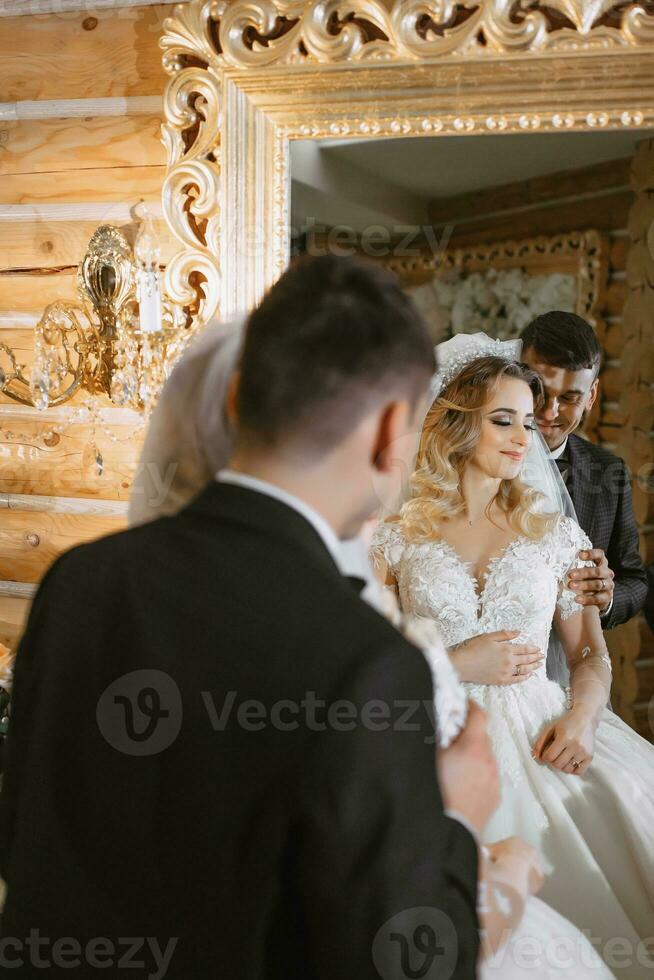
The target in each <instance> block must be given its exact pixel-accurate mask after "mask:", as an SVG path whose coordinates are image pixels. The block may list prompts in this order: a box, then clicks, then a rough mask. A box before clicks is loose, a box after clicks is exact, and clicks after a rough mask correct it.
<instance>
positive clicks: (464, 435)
mask: <svg viewBox="0 0 654 980" xmlns="http://www.w3.org/2000/svg"><path fill="white" fill-rule="evenodd" d="M504 378H517V379H518V380H519V381H524V382H525V384H526V385H528V387H529V389H530V391H531V393H532V395H533V396H534V405H535V407H536V408H539V407H540V406H541V405H542V403H543V400H544V392H543V385H542V382H541V380H540V378H539V376H538V375H537V374H536V372H535V371H532V370H530V369H529V368H528V367H526V365H524V364H518V363H517V362H515V361H507V360H505V359H504V358H502V357H479V358H477V359H476V360H474V361H471V362H470V364H467V365H466V366H465V367H464V368H463V369H462V370H461V371H460V372H459V374H457V375H456V377H455V378H453V379H452V381H450V382H449V384H447V385H446V386H445V387H444V388H443V390H442V391H441V392H440V394H439V395H438V397H437V398H436V400H435V401H434V403H433V405H432V406H431V408H430V410H429V412H428V413H427V417H426V419H425V422H424V425H423V429H422V435H421V437H420V447H419V450H418V456H417V459H416V469H415V471H414V473H413V475H412V476H411V480H410V491H411V498H410V499H409V500H408V501H407V502H406V503H405V504H404V505H403V507H402V509H401V510H400V513H399V519H400V520H401V523H402V528H403V530H404V531H405V534H406V536H407V538H409V539H411V540H414V541H419V540H423V541H429V540H434V539H435V538H437V537H438V526H439V524H441V523H442V522H443V521H447V520H451V519H452V518H454V517H458V516H459V515H460V514H463V513H465V510H466V505H465V501H464V499H463V495H462V493H461V479H462V476H463V472H464V470H465V467H466V465H467V464H468V462H469V460H470V459H471V457H472V455H473V453H474V450H475V446H476V445H477V442H478V441H479V437H480V435H481V428H482V409H483V407H484V406H485V405H487V404H488V402H489V400H490V398H491V397H492V395H493V393H494V392H495V390H496V389H497V386H498V385H499V383H500V381H502V380H503V379H504ZM544 499H545V498H544V497H543V495H542V494H541V493H539V492H538V491H537V490H535V489H534V488H533V487H529V486H527V485H526V484H525V483H523V482H522V480H520V478H519V477H516V478H515V479H513V480H502V482H501V483H500V487H499V490H498V492H497V495H496V497H495V498H494V500H492V501H491V503H490V504H489V508H490V506H491V505H492V504H493V503H497V504H498V506H499V507H500V509H501V510H502V511H504V513H505V514H506V515H507V518H508V521H509V524H510V526H511V527H512V528H513V529H514V530H515V531H517V532H518V533H519V534H524V535H525V536H526V537H528V538H531V539H532V540H538V539H539V538H541V537H542V536H543V535H544V534H546V533H547V532H548V531H549V530H551V529H552V528H553V527H554V525H555V524H556V521H557V519H558V516H559V515H558V514H552V513H547V512H546V511H545V508H544ZM395 519H396V520H397V518H395ZM391 520H392V519H391Z"/></svg>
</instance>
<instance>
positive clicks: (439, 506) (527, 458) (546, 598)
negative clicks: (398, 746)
mask: <svg viewBox="0 0 654 980" xmlns="http://www.w3.org/2000/svg"><path fill="white" fill-rule="evenodd" d="M444 347H445V350H443V349H439V365H440V367H441V377H440V385H441V387H440V391H439V392H438V396H437V397H436V399H435V401H434V403H433V405H432V407H431V409H430V411H429V413H428V415H427V418H426V421H425V425H424V428H423V433H422V438H421V444H420V450H419V453H418V459H417V465H416V470H415V472H414V474H413V476H412V478H411V493H410V497H409V499H408V500H406V502H405V503H404V504H403V505H402V507H401V509H400V511H399V514H397V515H396V516H394V517H392V518H390V519H388V521H386V522H385V523H382V524H379V525H378V526H377V528H376V531H375V534H374V537H373V548H372V555H373V559H374V561H375V564H376V566H377V568H378V570H379V574H380V575H381V576H382V577H383V579H384V580H385V582H386V584H388V585H391V586H393V587H394V588H395V589H396V590H397V593H398V596H399V599H400V603H401V606H402V609H403V611H404V612H408V613H412V614H415V615H417V616H419V617H424V618H428V619H430V620H433V621H434V622H435V623H436V624H437V625H438V627H439V628H440V631H441V634H442V636H443V637H444V639H445V642H446V644H447V645H448V647H449V648H450V650H451V652H452V660H453V662H454V664H455V665H456V666H457V668H458V669H459V670H460V673H462V675H463V676H464V677H465V678H466V681H467V683H466V684H465V688H466V690H467V693H468V694H469V696H470V697H472V698H473V699H474V700H475V701H477V702H478V703H479V704H480V705H481V707H482V708H483V709H484V710H485V711H486V712H487V715H488V729H489V734H490V737H491V740H492V743H493V747H494V750H495V754H496V757H497V760H498V765H499V770H500V777H501V785H502V798H501V803H500V806H499V808H498V810H497V811H496V813H495V814H494V816H493V817H492V818H491V821H490V823H489V824H488V826H487V828H486V833H485V841H486V842H487V843H490V842H493V841H497V840H499V839H500V838H506V837H510V836H518V837H521V838H523V839H524V840H526V841H528V842H529V843H531V844H532V845H533V846H535V847H536V848H538V850H539V851H540V852H541V853H542V854H543V855H544V857H545V859H546V861H547V862H548V863H549V865H550V866H551V867H552V871H551V873H550V874H549V876H548V878H547V880H546V882H545V884H544V886H543V888H542V890H541V893H540V894H541V897H542V899H543V900H544V901H545V902H546V903H547V904H548V905H550V906H552V907H553V908H554V909H556V910H557V911H558V912H559V913H560V914H562V915H563V916H565V917H566V918H567V919H569V920H570V921H571V922H573V923H574V924H575V925H576V926H577V927H578V928H580V929H582V930H586V931H587V933H589V934H590V935H592V936H593V937H595V938H596V940H599V941H600V948H599V951H600V952H601V953H603V955H604V956H605V958H606V959H607V963H608V965H609V966H610V967H611V968H612V970H613V972H615V973H616V974H617V975H618V976H623V977H629V978H630V980H631V978H634V980H635V978H640V977H645V976H647V977H653V976H654V972H653V971H654V961H652V960H651V959H648V956H647V948H646V941H647V940H648V939H650V937H651V936H652V934H653V933H654V749H653V748H652V746H651V745H649V743H647V742H645V740H644V739H642V738H640V736H638V735H637V734H636V733H635V732H633V731H632V730H631V729H630V728H629V727H628V726H627V725H625V724H624V723H623V722H622V721H621V720H620V719H619V718H617V717H616V716H615V715H614V714H612V712H610V711H609V710H607V709H606V708H605V705H606V702H607V699H608V695H609V692H610V682H611V667H610V660H609V657H608V653H607V650H606V645H605V642H604V638H603V634H602V630H601V626H600V621H599V615H598V612H597V609H596V608H595V607H592V606H584V607H582V606H580V605H579V604H578V603H577V602H576V601H575V593H574V592H573V591H572V590H571V589H569V588H568V575H569V573H570V571H572V570H573V569H575V568H578V567H580V566H581V565H582V564H583V562H582V561H581V559H580V558H579V557H578V555H579V552H580V551H582V550H584V549H588V548H590V547H591V543H590V541H589V539H588V538H587V537H586V535H585V534H584V532H583V531H582V530H581V528H580V527H579V525H578V524H577V523H576V521H574V520H573V519H572V518H570V517H564V516H563V515H562V513H560V512H557V511H555V510H553V509H552V507H551V506H547V498H546V497H545V496H544V495H543V494H541V493H539V492H538V491H537V490H536V489H535V488H534V487H533V486H530V485H529V482H528V480H527V479H525V472H526V470H525V466H526V464H527V463H533V459H534V457H535V455H536V454H537V453H536V451H537V450H539V449H540V450H541V451H542V447H541V446H540V444H539V441H538V440H539V439H540V437H539V435H538V434H537V432H536V431H535V422H534V401H535V400H537V399H540V398H541V397H542V388H541V384H540V380H539V378H538V376H537V375H535V374H534V373H533V372H531V371H529V370H528V369H527V368H525V367H524V366H523V365H519V364H518V363H516V362H515V361H514V360H509V359H508V357H507V353H508V351H507V345H501V344H499V343H498V342H492V341H488V340H487V338H485V343H484V342H481V341H479V340H476V339H474V340H473V338H470V337H466V338H455V342H449V344H448V345H444ZM448 348H449V349H448ZM511 350H512V355H513V356H515V354H514V349H513V347H511ZM480 355H481V356H480ZM498 355H499V356H498ZM553 619H554V622H555V624H556V627H557V631H558V633H559V636H560V638H561V641H562V644H563V647H564V649H565V652H566V655H567V659H568V663H569V665H570V672H571V682H570V683H571V690H570V692H569V695H568V696H567V697H566V693H565V692H564V691H563V690H562V689H561V688H560V687H559V686H558V684H556V683H554V682H552V681H550V680H548V679H547V676H546V672H545V659H544V658H545V654H546V651H547V643H548V636H549V631H550V627H551V623H552V620H553ZM471 671H472V673H471ZM473 675H474V676H473ZM498 676H499V677H500V680H499V682H498ZM650 941H651V939H650Z"/></svg>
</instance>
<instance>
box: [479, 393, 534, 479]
mask: <svg viewBox="0 0 654 980" xmlns="http://www.w3.org/2000/svg"><path fill="white" fill-rule="evenodd" d="M481 411H482V424H481V435H480V436H479V440H478V442H477V445H476V446H475V451H474V453H473V455H472V459H471V462H472V464H473V465H474V466H476V467H477V468H478V469H479V470H481V471H482V472H483V473H484V475H485V476H488V477H491V478H492V479H500V480H513V479H515V477H516V476H518V474H519V473H520V470H521V469H522V465H523V462H524V458H525V456H526V454H527V451H528V449H529V446H530V445H531V439H532V435H533V432H534V431H535V428H536V422H535V419H534V399H533V395H532V393H531V391H530V389H529V386H528V385H527V384H526V383H525V382H524V381H520V380H519V379H518V378H502V380H501V381H500V383H499V384H498V386H497V388H496V390H495V391H494V392H493V394H492V396H491V398H490V400H489V401H488V402H487V403H486V405H485V406H484V407H483V408H482V410H481Z"/></svg>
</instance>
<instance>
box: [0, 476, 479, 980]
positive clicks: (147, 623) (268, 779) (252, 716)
mask: <svg viewBox="0 0 654 980" xmlns="http://www.w3.org/2000/svg"><path fill="white" fill-rule="evenodd" d="M134 671H145V672H146V673H145V674H143V675H136V679H135V680H134V679H132V680H133V681H134V683H133V684H132V686H131V687H126V684H127V682H126V681H125V679H124V675H129V674H131V672H134ZM121 677H122V678H123V680H119V681H118V684H117V686H115V687H114V688H113V689H112V688H111V687H110V686H111V685H112V684H114V682H116V680H117V679H120V678H121ZM108 688H109V691H108V692H107V689H108ZM175 692H178V694H176V693H175ZM137 695H138V697H137ZM139 698H140V700H139ZM431 698H432V682H431V677H430V671H429V668H428V666H427V664H426V662H425V660H424V658H423V656H422V655H421V654H420V653H419V652H418V651H417V650H416V649H415V648H414V647H413V646H411V645H410V644H409V643H408V642H406V641H405V640H404V638H403V637H401V636H400V635H399V634H398V633H397V632H396V631H395V629H393V627H392V626H391V625H390V624H389V623H388V622H387V621H386V620H385V619H384V618H383V617H381V616H380V615H378V614H377V613H376V612H375V611H374V610H373V609H371V608H370V607H369V606H368V605H367V604H366V603H365V602H363V601H362V600H361V599H360V598H359V596H358V595H357V594H356V593H355V591H354V590H353V589H352V586H351V585H350V584H349V583H348V582H347V580H345V579H344V578H343V577H342V576H341V574H340V573H339V571H338V569H337V567H336V565H335V563H334V562H333V560H332V558H331V556H330V555H329V553H328V551H327V549H326V548H325V546H324V544H323V542H322V541H321V539H320V537H319V535H318V534H317V533H316V531H315V530H314V528H313V527H312V526H311V525H310V524H309V523H308V522H307V521H306V520H305V519H304V518H303V517H301V516H300V515H299V514H298V513H297V512H296V511H294V510H292V509H291V508H289V507H287V506H286V505H285V504H283V503H281V502H279V501H277V500H274V499H272V498H270V497H267V496H264V495H261V494H259V493H256V492H254V491H252V490H249V489H244V488H240V487H236V486H231V485H227V484H218V483H214V484H211V485H210V486H209V487H208V488H207V489H206V490H205V491H204V492H203V493H202V494H201V495H200V497H199V498H198V499H197V500H196V501H194V502H193V503H192V504H191V505H190V506H189V507H188V508H187V509H185V510H184V511H183V512H182V513H181V514H179V515H177V516H176V517H173V518H164V519H162V520H159V521H157V522H155V523H153V524H149V525H145V526H144V527H140V528H136V529H134V530H131V531H128V532H125V533H122V534H118V535H114V536H111V537H108V538H105V539H103V540H101V541H98V542H94V543H92V544H89V545H85V546H82V547H79V548H76V549H74V550H73V551H71V552H69V553H68V554H66V555H64V556H63V557H62V558H61V559H60V560H59V561H58V562H57V563H56V564H55V565H54V566H53V568H52V569H51V571H50V572H49V574H48V575H47V576H46V578H45V580H44V581H43V584H42V586H41V588H40V590H39V592H38V595H37V597H36V599H35V602H34V605H33V608H32V612H31V615H30V618H29V623H28V626H27V631H26V633H25V637H24V640H23V642H22V644H21V647H20V649H19V652H18V657H17V664H16V673H15V685H14V699H13V708H12V710H13V716H12V724H11V729H10V733H9V738H8V743H7V770H6V775H5V780H4V785H3V791H2V801H1V811H0V832H1V837H0V861H1V871H2V874H3V877H5V878H6V880H7V884H8V896H7V902H6V907H5V912H4V916H3V922H2V925H3V934H4V935H5V936H9V937H13V938H15V939H18V941H19V942H20V941H24V939H25V937H27V936H29V934H30V930H31V929H37V930H39V933H40V935H41V936H45V937H49V938H50V939H51V941H54V939H55V938H56V937H74V938H75V939H76V940H78V941H79V942H80V943H81V944H82V948H85V944H86V943H87V942H89V941H90V940H94V938H95V937H107V938H108V940H109V941H110V942H111V943H113V944H114V946H115V948H116V954H115V956H114V960H113V968H111V967H110V968H108V969H105V968H98V969H97V970H96V968H95V967H94V966H93V965H92V964H91V965H89V963H88V956H87V959H86V960H85V961H84V962H85V963H86V965H85V967H84V969H82V971H81V973H80V974H79V975H82V976H84V977H85V978H86V977H90V976H95V975H96V973H97V975H98V976H103V977H111V976H116V977H118V978H122V977H125V976H128V977H129V976H137V975H138V976H139V977H142V976H144V975H147V972H148V971H147V970H146V971H145V972H144V971H143V969H141V970H140V971H139V970H134V971H132V970H130V968H129V966H128V963H123V964H122V966H121V967H118V966H117V965H116V963H117V959H118V950H120V955H121V956H124V955H126V954H125V949H124V945H123V946H120V945H119V940H120V939H121V937H122V938H123V939H124V938H125V937H135V938H136V937H157V940H158V942H159V946H160V948H161V949H166V948H167V945H168V943H169V941H170V940H171V939H172V938H173V937H176V939H177V942H176V945H175V948H174V952H173V955H172V960H171V962H170V965H169V967H168V969H167V972H166V977H167V978H179V980H191V978H193V980H200V978H205V977H206V978H212V980H213V978H214V977H217V976H220V977H230V978H235V980H236V978H238V980H249V978H252V980H254V978H257V980H260V978H266V980H269V978H270V980H273V978H284V980H294V978H298V980H299V978H302V980H311V978H321V980H322V978H334V980H354V978H356V980H365V978H373V977H375V978H377V977H378V975H379V974H378V972H377V970H376V969H375V966H374V965H373V955H374V956H375V957H379V956H380V955H383V956H386V957H387V958H391V959H392V957H396V959H397V957H398V956H399V954H400V946H401V945H402V943H401V941H400V940H399V939H397V938H396V939H390V938H389V937H388V935H386V939H385V940H384V939H383V938H382V939H377V941H376V942H375V937H376V936H377V933H378V930H380V929H381V928H382V927H383V926H384V924H385V923H387V922H388V921H389V920H390V919H391V918H392V917H393V916H395V915H397V914H398V913H400V912H403V911H405V910H410V909H425V908H427V909H432V910H433V909H439V910H441V911H442V912H443V913H444V915H445V917H446V919H445V921H446V922H449V923H450V925H449V926H447V927H445V928H444V927H443V920H442V919H441V920H440V924H439V925H438V926H437V929H436V932H437V935H436V939H437V941H438V944H439V945H441V946H442V947H443V948H444V952H442V953H438V955H439V956H441V957H443V962H444V963H445V962H446V961H449V959H450V958H451V957H454V961H455V966H454V970H453V973H452V974H451V975H452V976H454V977H456V978H466V980H468V978H470V980H472V978H473V977H474V976H475V963H476V959H477V952H478V934H477V930H478V922H477V918H476V881H477V850H476V845H475V843H474V841H473V838H472V837H471V836H470V834H469V833H468V832H467V831H466V830H465V829H464V828H463V827H462V826H461V825H460V824H459V823H457V822H456V821H454V820H451V819H449V818H447V817H446V816H445V815H444V813H443V804H442V800H441V796H440V792H439V788H438V785H437V780H436V777H435V768H434V754H435V750H434V744H433V717H432V719H431V721H429V712H428V711H427V710H425V707H424V705H423V702H426V703H427V705H429V704H430V703H431ZM372 701H375V702H377V701H381V702H383V703H384V704H386V705H388V706H389V709H390V710H391V712H392V718H393V719H394V721H395V722H400V716H402V715H404V716H407V714H408V709H407V706H413V707H414V708H417V709H418V710H415V711H414V714H413V717H411V718H409V717H406V718H405V720H404V722H400V723H399V724H389V723H386V724H385V723H384V721H383V720H382V719H383V714H382V711H383V708H382V709H380V708H379V706H377V707H376V708H375V707H373V708H372V709H371V708H370V702H372ZM244 702H249V703H248V704H247V705H245V706H244ZM320 702H322V703H323V704H325V705H327V706H330V705H331V706H333V705H335V703H336V702H338V705H336V707H335V708H332V711H333V715H332V719H331V724H328V723H326V712H325V710H324V709H322V710H321V709H320V708H319V707H317V705H319V704H320ZM303 703H304V707H303ZM230 704H231V713H229V710H228V709H229V705H230ZM366 705H368V708H366ZM135 706H136V707H138V708H139V710H138V711H137V710H136V707H135ZM312 706H313V707H312ZM363 711H368V712H369V714H368V715H367V716H366V721H365V723H362V717H363V716H362V712H363ZM165 712H168V714H167V715H166V714H165ZM375 712H376V713H375ZM162 713H163V714H162ZM353 713H356V717H357V719H358V720H357V721H355V723H354V724H352V717H353ZM128 716H129V717H128ZM334 718H336V720H334ZM128 723H129V724H130V725H131V728H127V725H128ZM177 729H179V730H178V731H177ZM139 738H140V739H141V741H139V740H138V739H139ZM168 742H170V744H168ZM125 746H127V747H128V750H129V752H125V751H124V749H125ZM150 750H152V751H150ZM133 752H145V753H148V754H129V753H133ZM432 914H433V913H432V912H427V913H425V912H419V913H413V918H412V917H411V914H409V919H408V922H409V925H408V926H407V920H405V922H404V925H401V924H400V925H398V924H396V925H395V927H394V928H393V927H390V929H389V928H387V933H388V932H389V931H390V932H395V933H400V932H402V930H404V932H405V933H406V936H407V940H408V943H409V946H410V947H412V939H413V932H414V929H415V927H416V926H418V925H420V924H422V921H421V920H422V919H423V918H424V917H425V915H427V924H428V925H429V916H430V915H432ZM416 916H417V918H416ZM407 929H408V931H407ZM380 943H381V945H380ZM455 947H456V948H455ZM92 948H93V950H94V952H93V956H96V953H95V947H92ZM148 950H149V947H147V948H144V949H141V950H140V951H137V952H136V953H134V955H133V957H132V958H134V957H135V958H136V959H141V960H145V961H146V963H147V966H148V967H149V968H150V972H151V973H154V967H153V965H152V957H151V956H150V955H149V954H148ZM7 955H8V957H10V958H11V957H12V956H15V955H20V953H16V952H15V950H14V947H13V946H12V947H10V948H9V949H8V953H7ZM22 955H23V963H24V965H23V970H22V972H21V976H28V977H29V976H34V977H41V976H42V975H43V970H42V969H40V968H39V969H37V968H34V970H33V971H32V969H31V967H30V963H29V961H28V958H27V953H25V952H23V954H22ZM41 955H42V956H45V955H47V948H46V949H45V951H43V952H42V954H41ZM70 955H71V954H69V956H70ZM84 955H85V956H86V954H84ZM108 955H109V954H107V953H106V952H105V954H104V959H105V962H106V961H107V957H108ZM411 955H412V961H411V962H412V965H413V967H414V968H415V967H416V965H417V966H418V967H419V966H420V965H421V964H423V963H424V955H423V954H420V953H418V952H417V951H416V950H415V948H413V947H412V948H411ZM96 958H97V956H96ZM53 962H54V960H53ZM94 962H95V960H93V963H94ZM53 969H54V972H55V975H58V973H59V971H58V970H57V969H56V968H55V967H52V968H51V971H50V972H51V973H52V972H53ZM73 972H74V971H73ZM61 975H62V976H67V977H70V975H71V970H70V969H62V970H61ZM387 975H388V974H387ZM397 975H398V976H400V975H402V974H401V972H400V968H399V966H398V969H397ZM449 975H450V973H449V972H448V976H449Z"/></svg>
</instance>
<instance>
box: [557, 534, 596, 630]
mask: <svg viewBox="0 0 654 980" xmlns="http://www.w3.org/2000/svg"><path fill="white" fill-rule="evenodd" d="M555 533H556V535H557V547H556V574H557V578H558V580H559V597H558V600H557V608H558V610H559V614H560V616H561V619H568V618H569V617H570V616H573V615H574V613H577V612H580V611H581V610H582V609H583V606H581V605H580V604H579V603H578V602H577V593H576V592H574V591H573V590H572V589H569V588H568V587H567V584H566V583H567V579H568V575H569V573H570V572H572V571H573V570H574V569H575V568H584V567H592V565H593V562H592V561H583V560H582V559H581V558H580V557H579V552H580V551H585V550H590V549H591V548H592V547H593V546H592V544H591V541H590V538H589V537H588V535H587V534H586V533H585V532H584V531H582V529H581V528H580V527H579V525H578V524H577V522H576V521H574V520H572V518H571V517H563V518H562V519H561V521H560V523H559V525H558V527H557V529H556V532H555Z"/></svg>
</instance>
